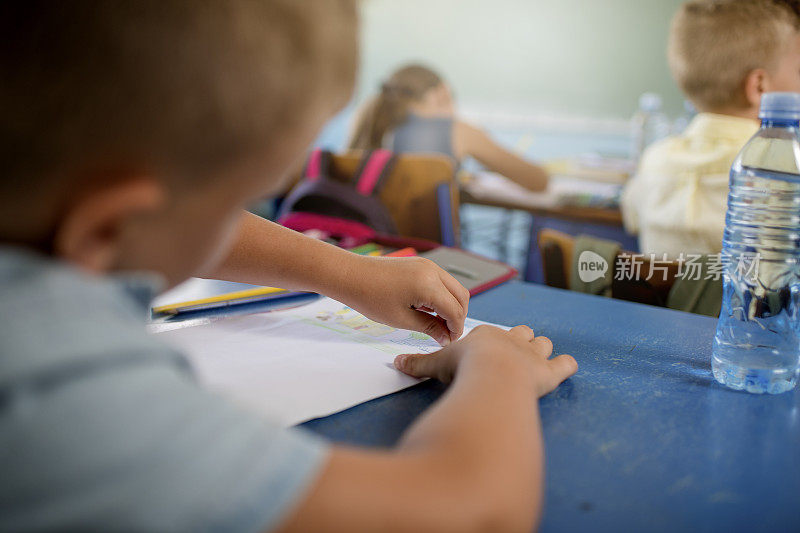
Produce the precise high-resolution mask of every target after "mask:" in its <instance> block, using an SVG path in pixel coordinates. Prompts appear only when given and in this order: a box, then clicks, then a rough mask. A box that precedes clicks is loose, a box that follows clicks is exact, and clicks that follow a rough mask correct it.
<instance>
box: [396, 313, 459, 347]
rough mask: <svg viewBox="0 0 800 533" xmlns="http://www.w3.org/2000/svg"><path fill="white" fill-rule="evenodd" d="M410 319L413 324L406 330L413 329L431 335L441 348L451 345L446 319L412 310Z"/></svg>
mask: <svg viewBox="0 0 800 533" xmlns="http://www.w3.org/2000/svg"><path fill="white" fill-rule="evenodd" d="M409 319H410V321H411V323H410V324H409V325H408V327H407V328H406V329H413V330H414V331H419V332H420V333H424V334H425V335H429V336H431V337H433V340H435V341H436V342H438V343H439V345H441V346H447V345H448V344H450V340H451V338H450V331H449V330H448V328H447V323H446V322H445V320H444V318H442V317H440V316H436V315H432V314H430V313H426V312H424V311H415V310H411V311H410V312H409Z"/></svg>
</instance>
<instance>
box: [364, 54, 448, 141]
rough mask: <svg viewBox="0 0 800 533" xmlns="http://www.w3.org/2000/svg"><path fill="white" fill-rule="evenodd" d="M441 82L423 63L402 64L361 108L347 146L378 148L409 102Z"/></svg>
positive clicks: (400, 120)
mask: <svg viewBox="0 0 800 533" xmlns="http://www.w3.org/2000/svg"><path fill="white" fill-rule="evenodd" d="M442 83H443V80H442V78H441V77H440V76H439V75H438V74H436V73H435V72H434V71H433V70H431V69H429V68H428V67H425V66H423V65H406V66H404V67H402V68H400V69H398V70H396V71H395V72H394V74H392V75H391V77H390V78H389V79H388V80H387V81H386V82H385V83H384V84H383V85H381V90H380V92H379V93H378V94H377V95H376V96H374V97H373V98H372V99H371V100H369V101H368V102H367V103H366V104H365V105H364V107H363V108H362V109H361V111H360V113H359V116H358V118H357V122H356V126H355V129H354V130H353V136H352V137H351V139H350V149H354V150H375V149H377V148H380V147H381V146H382V144H383V137H384V136H385V135H386V134H387V133H388V132H390V131H392V130H393V129H394V128H396V127H397V126H399V125H400V124H402V123H403V122H404V121H405V120H406V118H407V117H408V108H409V105H410V104H411V103H413V102H418V101H419V100H421V99H422V97H423V96H425V93H427V92H428V91H429V90H431V89H433V88H435V87H438V86H439V85H441V84H442Z"/></svg>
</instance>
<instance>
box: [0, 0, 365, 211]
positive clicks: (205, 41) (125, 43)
mask: <svg viewBox="0 0 800 533" xmlns="http://www.w3.org/2000/svg"><path fill="white" fill-rule="evenodd" d="M0 4H1V5H0V35H2V36H3V37H2V40H3V44H2V46H0V79H1V80H2V82H0V116H1V117H2V119H0V164H2V169H3V170H2V175H3V177H2V178H0V199H2V204H7V203H9V202H19V201H21V200H20V198H19V197H20V196H21V195H30V194H31V193H33V192H35V191H37V190H46V191H47V192H48V194H50V195H53V194H58V189H61V188H63V187H66V186H70V185H69V184H68V183H65V182H67V181H68V180H69V179H68V176H69V175H70V174H77V173H79V172H83V171H86V170H91V169H87V168H85V166H86V165H89V164H93V165H97V164H99V165H103V164H104V163H107V164H109V165H112V164H113V165H126V164H131V165H142V166H144V167H145V168H146V169H147V170H150V169H155V170H156V171H165V172H163V173H164V174H175V175H186V176H192V177H197V175H198V174H203V173H205V172H206V171H209V170H214V169H218V168H220V167H222V166H224V165H227V164H230V163H234V162H236V161H237V160H238V159H239V158H242V157H247V156H250V155H255V154H257V153H258V151H259V150H261V151H263V149H264V147H265V146H266V144H267V143H269V141H270V140H271V139H273V138H274V137H275V136H279V135H281V134H282V133H283V130H285V128H287V127H289V126H290V125H291V123H292V121H296V120H298V119H300V118H301V116H305V114H306V113H307V112H308V108H310V107H311V105H312V104H319V103H320V102H321V100H319V98H321V97H322V95H323V94H324V95H325V96H327V98H328V99H329V100H330V101H331V105H330V107H331V108H332V106H333V104H335V103H336V102H337V101H338V102H340V103H341V104H342V105H343V104H344V103H345V102H346V99H347V98H348V97H349V93H350V90H351V89H352V83H353V80H354V77H355V68H356V56H357V53H356V6H355V0H260V1H259V0H73V1H70V2H58V1H52V0H44V1H42V0H4V1H3V2H0ZM315 98H316V100H315ZM331 110H332V109H331ZM317 111H319V109H317ZM101 168H102V167H101ZM137 170H138V169H137ZM2 207H3V206H2V205H0V208H2Z"/></svg>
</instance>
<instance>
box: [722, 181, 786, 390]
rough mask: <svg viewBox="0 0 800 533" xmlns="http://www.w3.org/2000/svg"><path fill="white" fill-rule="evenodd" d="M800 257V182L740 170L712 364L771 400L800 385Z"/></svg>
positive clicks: (732, 383)
mask: <svg viewBox="0 0 800 533" xmlns="http://www.w3.org/2000/svg"><path fill="white" fill-rule="evenodd" d="M799 254H800V176H798V175H797V174H795V173H787V172H776V171H774V170H766V169H763V168H753V167H748V166H739V167H738V168H737V166H736V165H735V166H734V168H733V169H732V171H731V190H730V196H729V200H728V215H727V219H726V229H725V235H724V238H723V253H722V262H723V265H724V289H723V291H724V292H723V308H722V310H721V313H720V320H719V323H718V326H717V333H716V336H715V339H714V347H713V358H712V369H713V373H714V377H715V379H716V380H717V381H719V382H720V383H722V384H724V385H727V386H729V387H731V388H734V389H743V390H747V391H748V392H755V393H763V392H767V393H772V394H777V393H780V392H784V391H787V390H790V389H792V388H793V387H794V386H795V384H796V382H797V378H798V357H799V355H800V351H799V347H800V331H798V329H799V328H798V324H800V321H798V311H799V310H800V296H799V294H800V262H799V260H798V256H799ZM742 258H749V261H743V260H742ZM754 258H756V259H754ZM754 262H755V263H756V266H755V268H753V263H754ZM747 266H749V267H750V268H749V270H748V269H747V268H746V267H747Z"/></svg>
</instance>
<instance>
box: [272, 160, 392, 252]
mask: <svg viewBox="0 0 800 533" xmlns="http://www.w3.org/2000/svg"><path fill="white" fill-rule="evenodd" d="M331 158H332V154H331V152H328V151H323V150H314V151H313V152H312V153H311V156H310V157H309V159H308V162H307V163H306V166H305V169H304V170H303V178H302V180H301V181H300V183H298V184H297V185H296V186H295V187H294V188H293V189H292V190H291V191H290V192H289V194H288V196H287V197H286V198H285V199H284V201H283V204H282V205H281V208H280V210H279V212H278V217H277V219H278V223H279V224H281V225H283V226H286V227H288V228H291V229H294V230H297V231H307V230H309V229H316V230H321V231H323V232H326V233H328V234H330V235H332V236H335V237H337V238H340V239H344V240H348V241H350V242H356V241H364V240H368V239H369V238H370V237H371V236H373V235H375V233H376V232H377V233H386V234H396V233H397V227H396V225H395V222H394V220H393V219H392V217H391V215H390V214H389V212H388V211H387V210H386V207H384V205H383V204H382V203H381V201H380V200H379V199H378V193H379V192H380V189H381V185H382V184H383V181H384V180H385V179H386V177H387V176H388V175H389V174H390V173H391V171H392V168H393V166H394V162H395V159H396V157H395V155H394V154H393V153H392V152H391V151H389V150H374V151H370V152H368V153H367V154H366V155H365V156H364V157H363V158H362V159H361V162H360V163H359V166H358V170H357V171H356V173H355V175H354V176H353V178H352V179H351V180H350V181H348V182H342V181H339V180H336V179H334V178H333V177H331V173H330V164H331Z"/></svg>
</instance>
